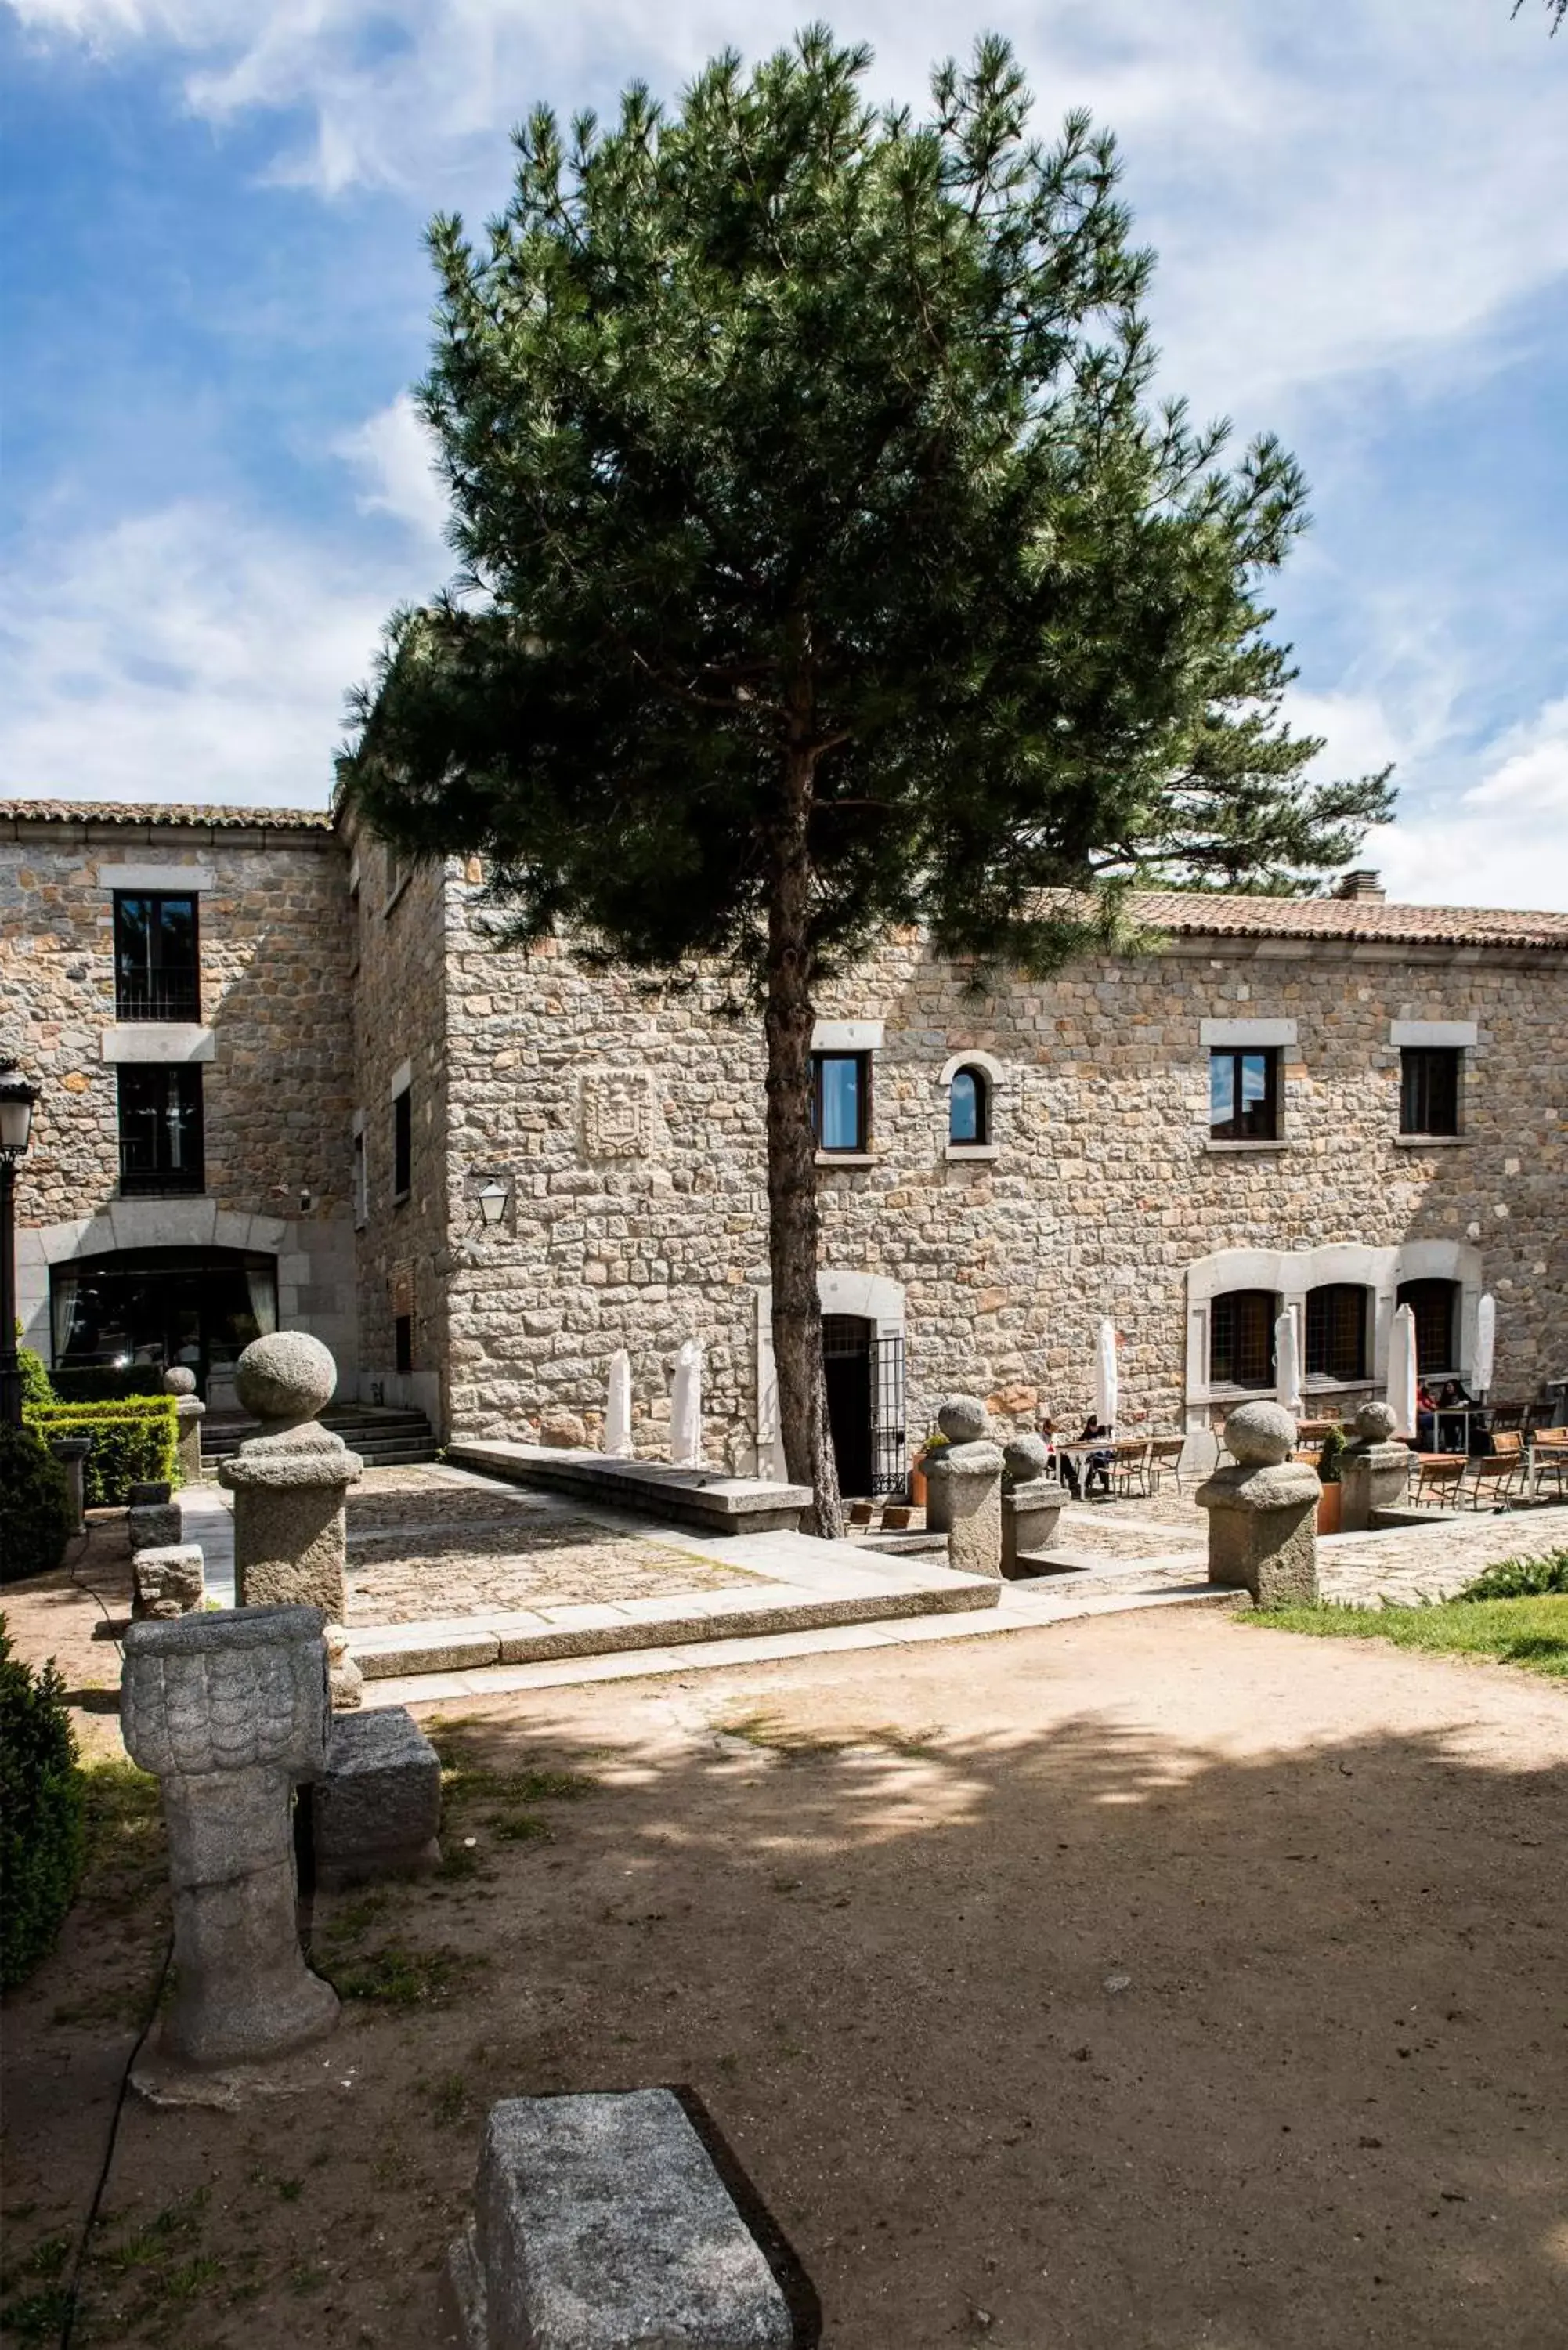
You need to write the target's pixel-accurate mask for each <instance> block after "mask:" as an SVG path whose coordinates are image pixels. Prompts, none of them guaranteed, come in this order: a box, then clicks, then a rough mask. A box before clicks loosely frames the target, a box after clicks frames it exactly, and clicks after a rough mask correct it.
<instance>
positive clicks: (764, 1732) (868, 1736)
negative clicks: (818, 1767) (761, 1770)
mask: <svg viewBox="0 0 1568 2350" xmlns="http://www.w3.org/2000/svg"><path fill="white" fill-rule="evenodd" d="M713 1727H714V1729H715V1730H717V1731H719V1733H720V1735H721V1736H722V1737H724V1738H740V1739H743V1740H744V1742H745V1743H746V1744H747V1745H748V1746H755V1747H757V1748H759V1749H762V1750H763V1751H765V1752H769V1753H773V1754H782V1755H784V1757H785V1759H786V1760H788V1761H792V1762H794V1761H800V1762H804V1761H807V1760H809V1759H811V1758H813V1757H815V1756H826V1757H832V1756H833V1755H835V1754H848V1753H852V1752H855V1751H856V1750H857V1749H858V1750H859V1751H861V1752H864V1751H865V1750H866V1749H867V1747H878V1748H880V1749H881V1751H882V1752H884V1753H886V1754H897V1755H898V1756H899V1757H900V1758H901V1759H902V1760H903V1761H906V1762H911V1763H940V1762H941V1761H943V1760H944V1759H945V1758H944V1757H943V1755H942V1752H941V1750H940V1747H939V1746H937V1745H936V1744H935V1743H934V1741H935V1739H936V1737H937V1735H938V1733H937V1732H936V1731H925V1732H921V1733H916V1734H913V1735H911V1734H910V1733H909V1732H908V1731H901V1730H845V1731H818V1730H802V1729H800V1728H799V1727H797V1725H796V1724H794V1722H789V1721H784V1719H783V1718H782V1716H780V1715H778V1714H776V1713H744V1714H742V1715H741V1716H740V1717H739V1719H738V1720H736V1721H717V1722H715V1723H714V1725H713Z"/></svg>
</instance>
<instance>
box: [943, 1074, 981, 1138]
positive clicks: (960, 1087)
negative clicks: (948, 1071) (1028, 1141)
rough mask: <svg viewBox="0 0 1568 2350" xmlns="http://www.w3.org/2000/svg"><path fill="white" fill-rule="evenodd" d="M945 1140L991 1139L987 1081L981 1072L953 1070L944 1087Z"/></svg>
mask: <svg viewBox="0 0 1568 2350" xmlns="http://www.w3.org/2000/svg"><path fill="white" fill-rule="evenodd" d="M948 1140H949V1141H950V1142H958V1143H965V1142H970V1143H975V1142H989V1141H990V1140H991V1080H990V1078H989V1077H988V1076H986V1074H985V1071H984V1070H983V1069H978V1068H974V1067H972V1066H966V1067H964V1068H961V1069H955V1070H954V1071H953V1076H952V1083H951V1085H950V1087H949V1088H948Z"/></svg>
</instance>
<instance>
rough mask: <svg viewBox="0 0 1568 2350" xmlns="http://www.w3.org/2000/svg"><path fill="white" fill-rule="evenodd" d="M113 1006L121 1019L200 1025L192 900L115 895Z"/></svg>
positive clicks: (128, 893)
mask: <svg viewBox="0 0 1568 2350" xmlns="http://www.w3.org/2000/svg"><path fill="white" fill-rule="evenodd" d="M114 1006H115V1017H116V1018H117V1019H119V1020H200V1018H201V1016H202V983H201V974H200V970H199V966H198V962H197V946H196V900H195V899H194V898H145V897H142V896H140V894H138V895H135V896H132V895H131V893H130V891H128V890H119V889H117V890H116V891H115V895H114Z"/></svg>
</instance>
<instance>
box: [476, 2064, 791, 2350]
mask: <svg viewBox="0 0 1568 2350" xmlns="http://www.w3.org/2000/svg"><path fill="white" fill-rule="evenodd" d="M446 2282H447V2292H448V2294H449V2298H450V2303H451V2306H452V2313H453V2314H455V2316H456V2319H457V2331H458V2338H459V2340H460V2341H461V2342H462V2344H463V2345H464V2350H642V2345H655V2344H665V2343H668V2344H670V2345H674V2344H676V2343H680V2344H682V2345H690V2350H797V2345H800V2350H804V2345H808V2344H810V2343H812V2342H814V2341H815V2339H816V2334H817V2327H816V2324H815V2322H813V2319H812V2317H811V2316H810V2315H808V2316H807V2317H805V2319H804V2320H803V2322H802V2324H801V2325H800V2327H799V2328H798V2330H797V2324H796V2317H795V2315H794V2314H792V2312H791V2308H790V2303H789V2301H787V2300H786V2298H785V2295H784V2290H783V2288H782V2287H781V2285H780V2283H779V2281H778V2278H777V2276H776V2275H775V2274H774V2267H773V2265H772V2264H771V2263H770V2262H769V2260H768V2258H767V2255H766V2254H765V2253H764V2251H763V2247H762V2245H761V2243H760V2242H759V2241H758V2238H757V2235H756V2234H755V2233H754V2232H753V2227H752V2226H751V2225H750V2224H749V2223H748V2221H747V2220H746V2219H745V2218H743V2217H742V2211H741V2210H740V2208H739V2206H738V2204H737V2202H736V2200H735V2198H734V2196H733V2195H732V2193H731V2190H730V2189H729V2188H728V2187H727V2186H726V2185H725V2183H724V2180H723V2178H722V2176H721V2175H720V2171H719V2169H718V2167H717V2166H716V2164H715V2162H714V2159H713V2157H712V2155H711V2153H710V2152H709V2150H708V2147H706V2146H705V2145H704V2144H703V2141H702V2139H701V2137H700V2136H699V2135H698V2132H697V2130H696V2128H695V2127H694V2126H693V2125H692V2123H691V2119H690V2118H689V2116H688V2115H687V2113H686V2110H685V2108H684V2107H683V2106H682V2104H681V2102H680V2098H679V2097H678V2096H677V2095H675V2093H674V2092H673V2091H672V2090H670V2089H635V2090H632V2091H630V2092H628V2093H627V2094H625V2095H592V2096H568V2097H510V2098H507V2099H506V2100H505V2101H504V2103H503V2104H501V2105H498V2106H492V2107H491V2110H490V2117H489V2120H488V2122H487V2123H486V2126H485V2132H484V2144H483V2149H482V2151H481V2154H480V2158H479V2178H478V2183H477V2187H476V2190H475V2197H474V2218H473V2220H472V2222H471V2224H470V2226H469V2227H468V2229H467V2230H466V2231H465V2232H464V2233H463V2234H462V2236H460V2237H459V2238H458V2239H457V2241H456V2242H455V2243H454V2244H453V2245H452V2250H451V2252H450V2254H449V2256H448V2265H447V2280H446Z"/></svg>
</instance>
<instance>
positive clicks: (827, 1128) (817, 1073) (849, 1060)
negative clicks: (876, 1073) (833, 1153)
mask: <svg viewBox="0 0 1568 2350" xmlns="http://www.w3.org/2000/svg"><path fill="white" fill-rule="evenodd" d="M811 1124H812V1130H813V1132H814V1133H815V1136H816V1147H817V1149H819V1150H851V1151H863V1150H865V1149H867V1146H868V1144H869V1141H870V1136H871V1055H870V1054H869V1053H814V1054H813V1055H812V1056H811Z"/></svg>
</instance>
